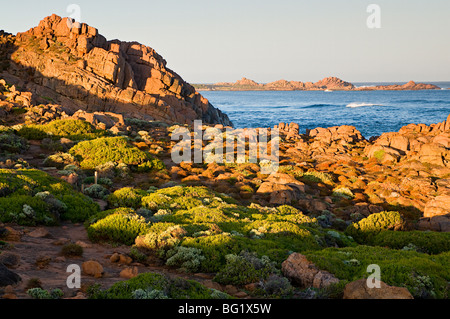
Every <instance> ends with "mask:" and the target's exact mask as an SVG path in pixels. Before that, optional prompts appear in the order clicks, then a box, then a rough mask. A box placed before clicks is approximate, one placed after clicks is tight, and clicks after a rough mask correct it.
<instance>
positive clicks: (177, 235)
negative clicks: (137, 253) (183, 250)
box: [136, 223, 187, 252]
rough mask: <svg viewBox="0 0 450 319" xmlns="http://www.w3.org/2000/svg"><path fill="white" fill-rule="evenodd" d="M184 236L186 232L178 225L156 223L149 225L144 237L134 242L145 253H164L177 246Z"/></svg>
mask: <svg viewBox="0 0 450 319" xmlns="http://www.w3.org/2000/svg"><path fill="white" fill-rule="evenodd" d="M186 234H187V232H186V230H185V229H184V228H183V227H181V226H179V225H174V224H171V223H157V224H153V225H151V226H150V228H149V230H148V231H147V232H146V233H145V235H143V236H140V237H139V238H138V239H137V240H136V245H137V246H138V247H139V248H143V249H145V250H147V251H152V252H159V251H161V250H162V251H165V250H168V249H171V248H172V247H174V246H176V245H178V244H179V243H180V241H181V239H182V238H183V237H184V236H185V235H186Z"/></svg>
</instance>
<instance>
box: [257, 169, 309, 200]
mask: <svg viewBox="0 0 450 319" xmlns="http://www.w3.org/2000/svg"><path fill="white" fill-rule="evenodd" d="M305 190H306V186H305V184H304V183H302V182H300V181H298V180H296V179H295V178H294V177H292V176H290V175H288V174H283V173H272V174H271V175H270V176H269V177H268V178H267V180H266V181H265V182H264V183H262V184H261V185H260V187H259V188H258V190H257V192H256V193H257V194H258V195H259V196H263V197H268V198H269V202H270V203H271V204H280V205H283V204H291V203H292V202H293V201H295V200H299V199H300V197H301V195H302V193H304V192H305Z"/></svg>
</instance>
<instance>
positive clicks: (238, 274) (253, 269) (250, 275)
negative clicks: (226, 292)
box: [214, 251, 277, 286]
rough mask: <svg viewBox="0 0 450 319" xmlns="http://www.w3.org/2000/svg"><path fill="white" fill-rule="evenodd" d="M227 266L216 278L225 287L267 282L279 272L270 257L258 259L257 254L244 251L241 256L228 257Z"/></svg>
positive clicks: (231, 255)
mask: <svg viewBox="0 0 450 319" xmlns="http://www.w3.org/2000/svg"><path fill="white" fill-rule="evenodd" d="M225 258H226V264H225V266H224V267H223V268H222V269H220V271H219V272H218V273H217V275H216V277H215V278H214V280H215V281H217V282H218V283H221V284H224V285H238V286H242V285H246V284H250V283H256V282H259V281H261V280H266V279H267V278H268V277H269V276H270V275H271V274H274V273H276V272H277V269H276V268H275V264H274V263H273V262H271V261H270V259H269V257H267V256H262V257H261V258H258V257H257V255H256V254H255V253H249V252H246V251H242V252H241V253H240V254H239V255H233V254H230V255H227V256H226V257H225Z"/></svg>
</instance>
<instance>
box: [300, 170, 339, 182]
mask: <svg viewBox="0 0 450 319" xmlns="http://www.w3.org/2000/svg"><path fill="white" fill-rule="evenodd" d="M300 179H302V180H304V181H308V182H314V183H324V184H329V185H332V184H333V177H332V176H331V175H330V174H328V173H324V172H317V171H309V172H305V173H303V174H302V175H301V177H300Z"/></svg>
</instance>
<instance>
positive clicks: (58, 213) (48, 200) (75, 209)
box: [0, 169, 99, 225]
mask: <svg viewBox="0 0 450 319" xmlns="http://www.w3.org/2000/svg"><path fill="white" fill-rule="evenodd" d="M24 205H27V206H29V207H30V208H31V209H32V211H33V212H34V214H33V213H32V212H31V210H30V209H26V212H29V214H28V215H27V214H25V211H24V210H23V208H24ZM98 210H99V207H98V205H97V204H96V203H94V202H93V201H92V199H90V198H89V197H86V196H84V195H82V194H80V193H78V192H76V191H74V190H73V188H72V186H71V185H69V184H68V183H66V182H64V181H61V180H59V179H56V178H54V177H52V176H50V175H49V174H47V173H45V172H42V171H39V170H34V169H19V170H10V169H0V221H3V222H12V221H14V222H17V223H19V224H24V225H35V224H40V223H43V224H47V225H54V224H55V223H56V222H57V221H58V220H59V219H62V220H71V221H73V222H80V221H84V220H85V219H86V218H87V217H89V216H91V215H93V214H95V213H96V212H98ZM24 214H25V215H24Z"/></svg>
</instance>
